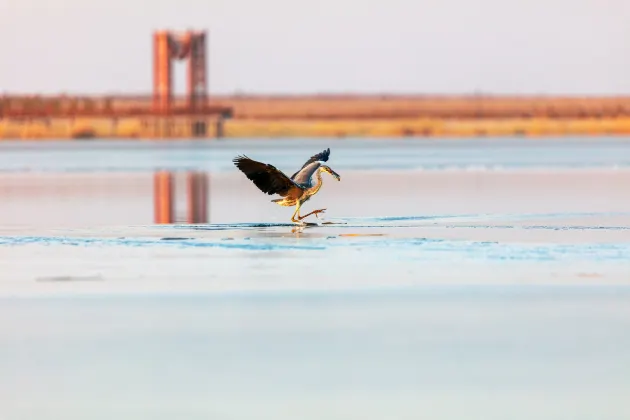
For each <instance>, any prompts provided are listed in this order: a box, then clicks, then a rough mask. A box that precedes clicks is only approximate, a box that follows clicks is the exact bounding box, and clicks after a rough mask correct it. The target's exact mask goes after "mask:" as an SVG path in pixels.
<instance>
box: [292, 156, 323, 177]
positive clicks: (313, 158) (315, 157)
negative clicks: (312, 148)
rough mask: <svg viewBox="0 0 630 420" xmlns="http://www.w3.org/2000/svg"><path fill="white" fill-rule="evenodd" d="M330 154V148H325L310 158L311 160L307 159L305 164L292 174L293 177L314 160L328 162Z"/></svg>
mask: <svg viewBox="0 0 630 420" xmlns="http://www.w3.org/2000/svg"><path fill="white" fill-rule="evenodd" d="M329 156H330V148H328V149H326V150H324V151H323V152H320V153H318V154H316V155H313V156H311V157H310V158H309V160H307V161H306V163H304V165H302V167H301V168H300V169H299V170H298V171H297V172H296V173H294V174H293V175H291V179H295V176H296V175H297V174H298V173H299V172H300V171H301V170H302V169H304V168H305V167H306V166H308V165H309V164H311V163H313V162H317V161H318V160H319V161H322V162H327V161H328V157H329Z"/></svg>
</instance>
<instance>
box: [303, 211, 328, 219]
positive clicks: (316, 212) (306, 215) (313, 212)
mask: <svg viewBox="0 0 630 420" xmlns="http://www.w3.org/2000/svg"><path fill="white" fill-rule="evenodd" d="M325 211H326V209H319V210H313V211H312V212H310V213H306V214H305V215H304V216H298V219H299V220H302V219H305V218H307V217H308V216H310V215H311V214H314V215H315V216H317V215H318V214H319V213H323V212H325ZM317 217H319V216H317Z"/></svg>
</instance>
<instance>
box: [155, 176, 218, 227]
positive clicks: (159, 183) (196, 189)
mask: <svg viewBox="0 0 630 420" xmlns="http://www.w3.org/2000/svg"><path fill="white" fill-rule="evenodd" d="M180 175H184V181H185V188H183V190H184V192H185V200H184V202H185V207H186V208H185V217H184V219H183V220H181V219H180V218H179V217H177V215H178V213H177V210H178V208H177V207H178V206H177V205H176V204H177V202H178V200H177V198H178V194H177V192H178V188H177V186H178V181H182V179H181V178H180ZM179 184H181V183H179ZM153 187H154V188H153V191H154V194H153V197H154V205H153V207H154V222H155V223H156V224H171V223H191V224H198V223H208V222H209V217H208V190H209V183H208V174H207V173H206V172H199V171H190V172H186V173H185V174H178V173H176V172H171V171H158V172H155V174H154V176H153Z"/></svg>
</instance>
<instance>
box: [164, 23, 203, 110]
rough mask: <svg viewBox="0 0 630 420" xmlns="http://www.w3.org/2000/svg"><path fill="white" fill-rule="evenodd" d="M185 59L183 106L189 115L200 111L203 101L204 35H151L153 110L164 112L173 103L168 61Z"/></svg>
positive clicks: (168, 33)
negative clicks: (186, 86) (184, 97)
mask: <svg viewBox="0 0 630 420" xmlns="http://www.w3.org/2000/svg"><path fill="white" fill-rule="evenodd" d="M184 59H188V72H187V78H188V83H187V85H188V89H187V90H188V91H187V92H186V102H187V103H186V105H187V107H188V109H189V110H190V111H191V112H194V111H196V110H202V109H203V108H204V107H205V106H206V100H207V96H208V94H207V75H206V32H205V31H186V32H184V33H181V34H177V33H173V32H170V31H157V32H155V33H154V34H153V108H154V109H155V110H156V111H158V112H161V113H168V112H169V110H170V109H171V105H172V100H173V77H172V65H171V63H172V60H184Z"/></svg>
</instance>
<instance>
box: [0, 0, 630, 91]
mask: <svg viewBox="0 0 630 420" xmlns="http://www.w3.org/2000/svg"><path fill="white" fill-rule="evenodd" d="M186 28H191V29H207V30H208V33H209V51H208V52H209V72H208V73H209V90H210V93H234V92H237V91H240V92H246V93H301V92H305V93H308V92H330V93H344V92H346V93H347V92H379V93H388V92H391V93H472V92H475V91H477V92H484V93H530V94H537V93H552V94H553V93H560V94H562V93H570V94H580V93H581V94H626V95H627V94H630V0H521V1H509V0H477V1H474V0H416V1H413V0H381V1H373V0H312V1H298V0H266V1H263V0H169V1H166V0H107V1H104V0H0V52H2V60H1V62H0V63H1V64H0V93H2V92H8V93H61V92H66V93H116V92H128V93H142V92H145V93H150V91H151V87H152V57H151V52H152V50H151V41H152V36H151V34H152V31H153V30H155V29H173V30H183V29H186ZM176 71H177V75H176V90H177V92H176V93H178V94H180V93H184V90H183V89H184V80H185V72H184V64H183V63H180V64H179V65H177V66H176Z"/></svg>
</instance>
